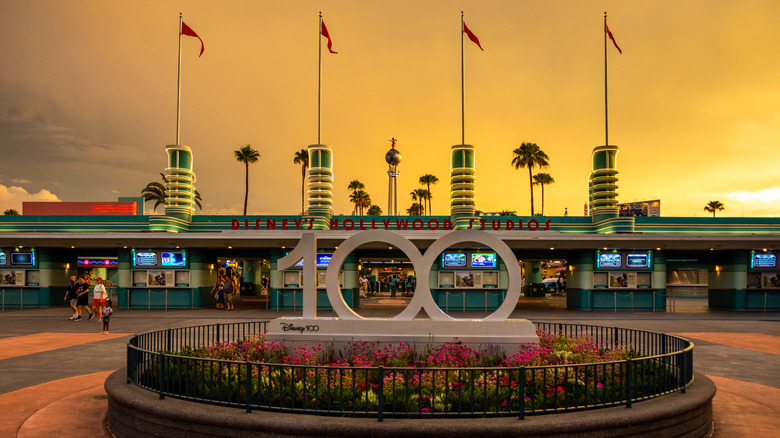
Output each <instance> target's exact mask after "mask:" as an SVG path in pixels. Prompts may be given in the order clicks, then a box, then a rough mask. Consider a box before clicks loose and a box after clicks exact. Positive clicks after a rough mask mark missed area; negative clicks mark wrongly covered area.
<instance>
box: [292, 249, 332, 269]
mask: <svg viewBox="0 0 780 438" xmlns="http://www.w3.org/2000/svg"><path fill="white" fill-rule="evenodd" d="M332 258H333V253H332V252H330V253H324V252H321V253H317V262H316V265H317V266H318V267H324V266H328V265H329V264H330V259H332ZM293 266H296V267H298V268H302V267H303V259H301V260H300V261H299V262H298V263H296V264H294V265H293Z"/></svg>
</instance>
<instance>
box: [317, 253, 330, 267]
mask: <svg viewBox="0 0 780 438" xmlns="http://www.w3.org/2000/svg"><path fill="white" fill-rule="evenodd" d="M332 258H333V254H332V253H331V254H325V253H322V254H319V253H318V254H317V266H328V265H329V264H330V259H332Z"/></svg>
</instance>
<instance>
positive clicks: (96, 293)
mask: <svg viewBox="0 0 780 438" xmlns="http://www.w3.org/2000/svg"><path fill="white" fill-rule="evenodd" d="M106 298H108V292H106V287H105V286H104V285H103V278H102V277H98V278H97V284H96V285H95V288H94V289H92V308H93V309H95V313H96V314H97V316H98V322H100V321H102V320H103V313H102V308H103V305H104V304H105V303H106Z"/></svg>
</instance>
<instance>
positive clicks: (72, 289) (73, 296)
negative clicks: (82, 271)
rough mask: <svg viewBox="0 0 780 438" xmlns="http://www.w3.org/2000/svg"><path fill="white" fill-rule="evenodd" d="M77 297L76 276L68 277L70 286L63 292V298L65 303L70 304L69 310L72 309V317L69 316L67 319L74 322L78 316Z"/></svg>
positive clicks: (77, 284)
mask: <svg viewBox="0 0 780 438" xmlns="http://www.w3.org/2000/svg"><path fill="white" fill-rule="evenodd" d="M78 297H79V283H78V282H77V281H76V276H75V275H71V277H70V284H69V285H68V288H67V289H66V290H65V298H63V299H64V300H65V301H67V302H68V304H70V308H71V309H73V316H71V317H70V318H68V319H72V320H75V319H77V318H78V316H79V312H78V307H76V303H77V302H78Z"/></svg>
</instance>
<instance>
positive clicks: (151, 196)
mask: <svg viewBox="0 0 780 438" xmlns="http://www.w3.org/2000/svg"><path fill="white" fill-rule="evenodd" d="M160 177H162V180H163V182H162V183H158V182H157V181H152V182H150V183H149V184H147V185H146V187H144V188H143V190H141V196H143V198H144V202H147V201H154V208H153V209H152V211H157V207H159V206H160V204H162V205H163V206H165V174H164V173H162V172H161V173H160ZM202 200H203V199H202V198H201V197H200V193H199V192H198V191H197V190H195V205H197V206H198V208H199V209H201V210H202V209H203V205H201V201H202Z"/></svg>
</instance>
